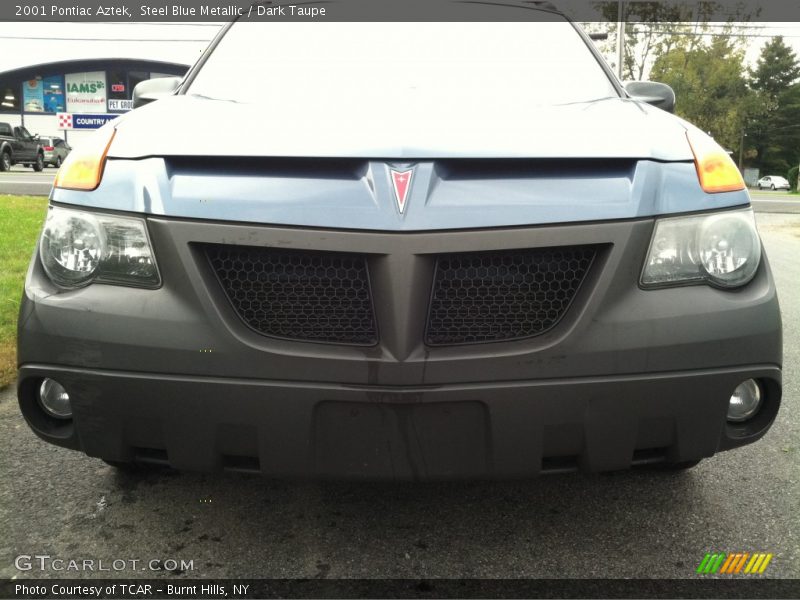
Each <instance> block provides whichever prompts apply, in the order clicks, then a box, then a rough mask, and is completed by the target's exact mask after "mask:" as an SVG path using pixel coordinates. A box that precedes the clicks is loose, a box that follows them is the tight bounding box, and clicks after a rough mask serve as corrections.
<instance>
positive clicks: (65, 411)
mask: <svg viewBox="0 0 800 600" xmlns="http://www.w3.org/2000/svg"><path fill="white" fill-rule="evenodd" d="M39 404H40V405H41V407H42V408H43V409H44V412H46V413H47V414H48V415H50V416H51V417H55V418H56V419H70V418H72V404H71V403H70V401H69V394H68V393H67V390H65V389H64V386H62V385H61V384H60V383H58V382H57V381H56V380H55V379H45V380H44V381H43V382H42V385H41V386H39Z"/></svg>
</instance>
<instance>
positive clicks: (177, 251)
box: [19, 4, 782, 479]
mask: <svg viewBox="0 0 800 600" xmlns="http://www.w3.org/2000/svg"><path fill="white" fill-rule="evenodd" d="M463 6H467V9H468V10H470V11H481V10H487V5H485V4H480V5H478V4H469V5H468V4H464V5H463ZM467 9H465V10H467ZM493 10H494V11H506V13H505V14H508V15H509V18H508V21H516V22H495V23H488V22H474V21H473V22H468V21H467V20H462V21H460V22H453V23H448V24H441V23H278V22H274V23H244V22H242V23H234V24H233V25H231V26H228V27H226V29H225V31H224V32H223V33H222V34H221V35H220V36H219V37H218V38H217V39H216V40H215V41H214V42H213V43H212V45H211V47H210V49H209V50H208V51H207V52H206V54H205V55H204V56H203V57H202V59H201V60H200V61H199V63H198V64H197V65H195V66H194V67H193V68H192V70H191V71H190V72H189V74H188V75H187V76H186V78H185V79H184V80H183V81H180V82H179V81H177V80H155V81H153V82H146V83H144V84H142V85H141V86H140V87H139V88H138V89H137V92H136V94H137V100H136V102H137V104H141V103H143V102H145V101H146V100H148V99H152V97H153V96H155V95H156V94H155V92H156V91H158V90H160V93H161V95H162V96H165V97H163V98H162V99H159V100H157V101H156V102H151V103H149V104H147V105H146V106H143V107H142V108H140V109H137V110H134V111H132V112H131V113H128V114H127V115H124V116H122V117H120V118H119V119H117V120H116V121H114V122H112V123H111V124H109V125H107V126H105V127H103V128H102V129H101V130H99V131H98V132H97V133H96V134H95V136H94V137H93V141H92V142H91V143H87V144H85V145H83V146H81V147H78V148H76V149H75V150H74V151H73V153H72V154H71V155H70V156H69V158H68V159H67V161H66V162H65V164H64V166H63V167H62V169H61V171H60V172H59V174H58V177H57V180H56V183H55V187H54V189H53V192H52V195H51V198H50V199H51V206H50V208H49V213H48V216H47V221H46V224H45V226H44V230H43V233H42V236H41V242H40V244H39V248H38V250H37V252H36V256H35V257H34V259H33V261H32V263H31V267H30V271H29V273H28V277H27V281H26V285H25V293H24V298H23V301H22V306H21V311H20V320H19V361H20V369H19V372H20V374H19V401H20V406H21V408H22V412H23V414H24V415H25V418H26V419H27V421H28V423H29V424H30V426H31V427H32V428H33V429H34V431H35V432H36V433H37V434H38V435H39V436H41V437H42V438H43V439H45V440H47V441H49V442H52V443H54V444H59V445H62V446H66V447H69V448H75V449H79V450H82V451H84V452H85V453H87V454H89V455H91V456H96V457H100V458H102V459H105V460H107V461H109V462H112V463H115V464H125V463H136V462H148V461H149V462H162V463H168V464H170V465H172V466H174V467H177V468H181V469H241V470H254V471H258V472H261V473H264V474H268V475H274V476H301V477H365V478H397V479H414V478H457V477H524V476H532V475H536V474H539V473H545V472H554V471H564V470H570V469H584V470H588V471H603V470H612V469H622V468H627V467H630V466H631V465H641V464H662V465H672V466H678V467H685V466H689V465H691V464H693V463H694V462H696V461H697V460H699V459H701V458H703V457H708V456H711V455H712V454H714V453H715V452H717V451H720V450H727V449H730V448H734V447H737V446H741V445H743V444H748V443H750V442H753V441H755V440H757V439H758V438H759V437H761V436H762V435H764V433H765V432H766V430H767V429H768V428H769V426H770V424H771V423H772V422H773V420H774V418H775V415H776V413H777V411H778V406H779V403H780V396H781V361H782V356H781V352H782V347H781V322H780V313H779V308H778V300H777V297H776V292H775V286H774V283H773V280H772V277H771V275H770V270H769V266H768V264H767V260H766V257H765V256H764V254H763V252H762V249H761V244H760V240H759V237H758V234H757V232H756V228H755V224H754V219H753V213H752V211H751V209H750V206H749V197H748V194H747V191H746V190H745V187H744V184H743V182H742V178H741V176H740V174H739V172H738V170H737V169H736V167H735V165H734V164H733V163H732V161H731V159H730V158H729V156H728V155H727V153H726V152H724V151H723V150H722V148H720V147H719V146H718V145H717V144H716V143H715V142H714V141H713V140H712V139H711V138H709V137H708V136H706V135H705V134H704V133H703V132H701V131H700V130H698V129H697V128H695V127H693V126H692V125H690V124H688V123H686V122H684V121H682V120H680V119H678V118H677V117H675V116H673V115H671V114H669V112H668V111H669V110H670V109H671V107H672V104H673V102H674V96H672V95H671V90H669V88H666V86H660V85H658V84H653V83H638V84H633V85H631V86H629V87H628V89H625V88H623V87H621V86H620V84H619V83H618V81H617V80H616V79H615V78H614V76H613V74H612V73H611V72H610V71H609V69H608V67H607V66H606V65H605V63H603V61H602V60H601V59H600V58H599V56H598V55H597V53H596V50H594V48H593V47H592V42H591V41H590V40H589V39H588V38H587V37H586V36H585V35H584V34H583V33H582V32H580V31H579V30H577V29H576V28H575V27H574V26H573V25H572V24H571V23H569V22H568V21H566V20H564V19H563V18H560V17H558V16H557V15H554V14H551V13H546V14H545V18H543V19H540V20H539V22H522V21H520V20H519V19H518V18H517V15H518V13H523V12H524V13H525V14H528V13H530V12H531V10H532V9H529V8H522V7H516V8H515V7H511V6H508V5H504V6H495V7H493ZM512 13H513V14H512ZM470 14H471V13H470ZM495 16H496V12H495ZM166 92H169V93H166ZM653 104H657V105H659V106H660V108H659V107H656V106H653ZM664 109H666V110H664Z"/></svg>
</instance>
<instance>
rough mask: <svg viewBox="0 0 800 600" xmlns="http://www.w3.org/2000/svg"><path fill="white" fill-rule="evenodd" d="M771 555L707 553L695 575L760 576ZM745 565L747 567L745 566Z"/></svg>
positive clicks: (760, 553)
mask: <svg viewBox="0 0 800 600" xmlns="http://www.w3.org/2000/svg"><path fill="white" fill-rule="evenodd" d="M773 556H774V555H773V554H767V553H764V552H756V553H755V554H752V555H751V554H750V553H749V552H734V553H731V554H728V553H725V552H715V553H713V554H711V553H708V554H706V555H705V556H704V557H703V560H702V561H701V562H700V565H699V566H698V567H697V573H700V574H705V575H710V574H714V573H721V574H726V575H735V574H738V573H746V574H761V573H763V572H764V571H765V570H766V569H767V565H768V564H769V563H770V561H771V560H772V558H773ZM745 565H747V566H745Z"/></svg>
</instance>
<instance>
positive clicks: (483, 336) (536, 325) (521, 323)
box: [425, 246, 596, 346]
mask: <svg viewBox="0 0 800 600" xmlns="http://www.w3.org/2000/svg"><path fill="white" fill-rule="evenodd" d="M595 253H596V249H595V248H594V247H592V246H568V247H566V246H565V247H557V248H539V249H526V250H511V251H500V252H476V253H462V254H444V255H440V256H439V257H438V258H437V261H436V274H435V275H434V282H433V292H432V295H431V304H430V307H429V310H428V323H427V327H426V332H425V343H426V344H428V345H431V346H444V345H451V344H474V343H481V342H496V341H501V340H512V339H519V338H525V337H531V336H535V335H539V334H541V333H544V332H545V331H547V330H548V329H550V328H551V327H553V326H554V325H555V324H556V323H557V322H558V321H559V319H561V317H563V316H564V314H565V313H566V311H567V309H568V308H569V306H570V304H571V303H572V300H573V298H574V297H575V294H576V293H577V291H578V288H580V285H581V283H582V282H583V280H584V278H585V277H586V273H587V272H588V271H589V268H590V267H591V264H592V261H593V260H594V257H595Z"/></svg>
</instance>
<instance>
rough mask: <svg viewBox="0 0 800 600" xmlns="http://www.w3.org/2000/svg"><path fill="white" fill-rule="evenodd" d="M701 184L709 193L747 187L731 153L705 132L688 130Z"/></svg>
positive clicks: (738, 189)
mask: <svg viewBox="0 0 800 600" xmlns="http://www.w3.org/2000/svg"><path fill="white" fill-rule="evenodd" d="M686 137H687V139H688V140H689V146H690V147H691V148H692V153H693V154H694V164H695V167H696V168H697V176H698V177H699V178H700V186H701V187H702V188H703V190H704V191H705V192H706V193H708V194H717V193H719V192H737V191H740V190H743V189H745V185H744V179H742V174H741V173H740V172H739V168H738V167H737V166H736V163H734V162H733V159H732V158H731V157H730V155H729V154H728V153H727V152H725V150H724V149H723V148H722V146H720V145H719V144H718V143H717V142H715V141H714V140H713V139H712V138H711V137H709V136H707V135H705V134H704V133H699V132H694V131H687V132H686Z"/></svg>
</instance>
